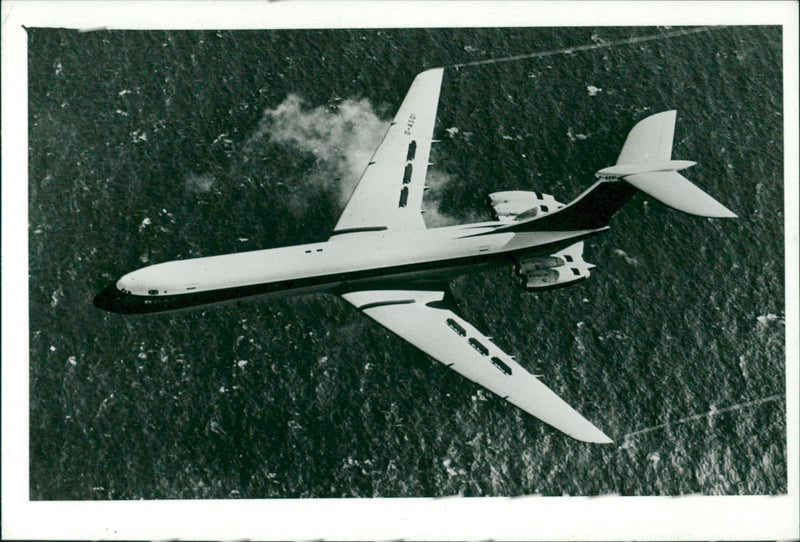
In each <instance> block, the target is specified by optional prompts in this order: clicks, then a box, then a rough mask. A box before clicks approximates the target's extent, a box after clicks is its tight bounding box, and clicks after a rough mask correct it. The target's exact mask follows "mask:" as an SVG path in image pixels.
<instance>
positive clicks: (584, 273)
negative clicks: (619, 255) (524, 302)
mask: <svg viewBox="0 0 800 542" xmlns="http://www.w3.org/2000/svg"><path fill="white" fill-rule="evenodd" d="M592 268H594V265H592V264H590V263H588V262H585V261H584V260H583V242H580V243H575V244H574V245H572V246H570V247H569V248H566V249H564V250H562V251H561V252H557V253H555V254H553V255H551V256H537V257H532V258H525V259H521V260H519V261H517V264H516V266H515V267H514V273H515V274H516V275H517V276H518V277H519V278H520V279H521V280H522V286H523V287H524V288H525V289H526V290H547V289H550V288H561V287H563V286H569V285H570V284H574V283H576V282H578V281H581V280H586V279H587V278H589V276H590V275H591V273H590V272H589V270H590V269H592Z"/></svg>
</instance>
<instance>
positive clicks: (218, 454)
mask: <svg viewBox="0 0 800 542" xmlns="http://www.w3.org/2000/svg"><path fill="white" fill-rule="evenodd" d="M26 32H27V47H28V52H27V64H28V112H27V115H28V127H29V133H28V137H29V155H28V163H29V169H28V176H29V177H28V179H29V180H28V209H27V211H28V223H29V230H28V232H27V236H28V255H29V270H28V272H29V288H28V299H29V307H30V308H29V322H28V325H29V348H30V360H29V376H30V381H29V383H30V406H29V430H30V443H29V444H30V449H29V454H30V455H29V459H30V470H29V474H30V484H29V485H30V487H29V493H30V499H31V500H35V501H64V500H70V501H91V500H136V499H148V500H150V499H264V498H280V499H287V498H288V499H295V498H357V497H446V496H463V497H479V496H480V497H484V496H492V497H509V496H525V495H545V496H562V495H570V496H602V495H622V496H684V495H698V494H699V495H784V494H786V493H787V446H786V443H787V422H786V384H785V383H786V355H785V345H786V333H785V318H786V307H785V305H784V299H785V290H784V288H785V283H784V271H785V269H784V257H785V254H784V239H785V235H784V218H785V217H784V183H783V179H784V177H783V170H784V155H783V137H784V135H783V134H784V132H783V130H784V109H783V103H784V101H783V100H784V96H783V90H782V89H783V72H782V62H783V58H782V39H783V35H782V28H781V27H780V26H726V27H718V26H709V27H671V28H667V27H655V26H636V27H634V26H628V27H619V26H618V27H596V28H593V27H552V28H550V27H539V28H536V27H526V28H457V29H448V28H431V29H424V28H417V29H413V28H405V29H317V30H258V31H255V30H253V31H245V30H224V31H223V30H220V31H215V30H202V31H200V30H198V31H188V30H182V31H177V30H103V29H98V30H94V31H90V32H79V31H77V30H75V29H65V28H45V27H30V28H27V29H26ZM6 317H7V315H6Z"/></svg>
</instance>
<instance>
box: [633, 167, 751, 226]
mask: <svg viewBox="0 0 800 542" xmlns="http://www.w3.org/2000/svg"><path fill="white" fill-rule="evenodd" d="M623 179H624V180H625V181H626V182H628V183H630V184H631V185H633V186H635V187H636V188H638V189H639V190H641V191H642V192H644V193H645V194H647V195H649V196H652V197H654V198H655V199H657V200H659V201H661V202H663V203H666V204H667V205H669V206H670V207H673V208H675V209H677V210H679V211H683V212H684V213H689V214H692V215H699V216H708V217H714V218H736V214H734V213H733V212H732V211H731V210H730V209H728V208H727V207H725V206H724V205H722V204H721V203H720V202H718V201H717V200H715V199H714V198H712V197H711V196H709V195H708V194H706V193H705V192H703V191H702V190H700V189H699V188H698V187H697V186H695V185H694V184H692V182H691V181H689V179H687V178H686V177H684V176H683V175H681V174H680V173H678V172H677V171H651V172H648V173H639V174H636V175H627V176H625V177H623Z"/></svg>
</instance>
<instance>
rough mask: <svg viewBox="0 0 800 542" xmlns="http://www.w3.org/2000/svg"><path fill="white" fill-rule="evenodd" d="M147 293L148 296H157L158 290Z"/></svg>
mask: <svg viewBox="0 0 800 542" xmlns="http://www.w3.org/2000/svg"><path fill="white" fill-rule="evenodd" d="M147 293H148V294H150V295H158V290H147Z"/></svg>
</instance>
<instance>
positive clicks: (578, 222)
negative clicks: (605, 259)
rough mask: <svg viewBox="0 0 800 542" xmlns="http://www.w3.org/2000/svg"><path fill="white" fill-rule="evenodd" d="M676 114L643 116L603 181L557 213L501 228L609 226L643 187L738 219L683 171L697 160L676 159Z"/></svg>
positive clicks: (683, 205)
mask: <svg viewBox="0 0 800 542" xmlns="http://www.w3.org/2000/svg"><path fill="white" fill-rule="evenodd" d="M675 117H676V112H675V111H664V112H662V113H657V114H655V115H651V116H649V117H647V118H646V119H644V120H641V121H639V123H638V124H636V126H634V127H633V129H632V130H631V131H630V133H629V134H628V138H627V139H626V140H625V144H624V145H623V147H622V152H620V154H619V158H618V159H617V163H616V165H613V166H610V167H607V168H603V169H601V170H599V171H598V172H597V173H596V174H595V175H596V176H597V177H598V178H599V180H598V181H597V182H596V183H595V184H593V185H592V186H591V187H590V188H589V189H587V190H586V191H585V192H584V193H583V194H581V195H580V196H578V197H577V198H576V199H575V200H573V201H572V202H571V203H569V204H568V205H566V206H564V207H562V208H560V209H558V210H556V211H554V212H551V213H548V214H545V215H537V216H534V217H533V218H529V219H525V220H518V221H516V222H512V223H510V224H509V225H508V226H505V227H503V228H501V230H508V231H567V230H593V229H597V228H603V227H606V226H608V223H609V221H610V220H611V217H612V216H613V215H614V213H616V212H617V211H618V210H619V209H620V208H621V207H622V206H623V205H625V203H627V202H628V200H630V198H631V197H632V196H633V195H634V194H635V193H636V192H638V191H642V192H644V193H645V194H647V195H649V196H650V197H653V198H655V199H657V200H659V201H661V202H662V203H665V204H667V205H669V206H670V207H672V208H674V209H677V210H679V211H683V212H684V213H689V214H693V215H698V216H707V217H714V218H736V215H735V214H734V213H733V212H732V211H731V210H730V209H728V208H727V207H725V206H724V205H722V204H721V203H720V202H718V201H717V200H715V199H714V198H712V197H711V196H709V195H708V194H706V193H705V192H703V191H702V190H701V189H700V188H698V187H697V186H695V185H694V184H693V183H692V182H691V181H689V179H687V178H686V177H684V176H683V175H681V174H680V173H678V171H681V170H683V169H686V168H689V167H691V166H693V165H695V163H696V162H691V161H688V160H673V159H672V140H673V135H674V133H675ZM520 218H521V217H520Z"/></svg>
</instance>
